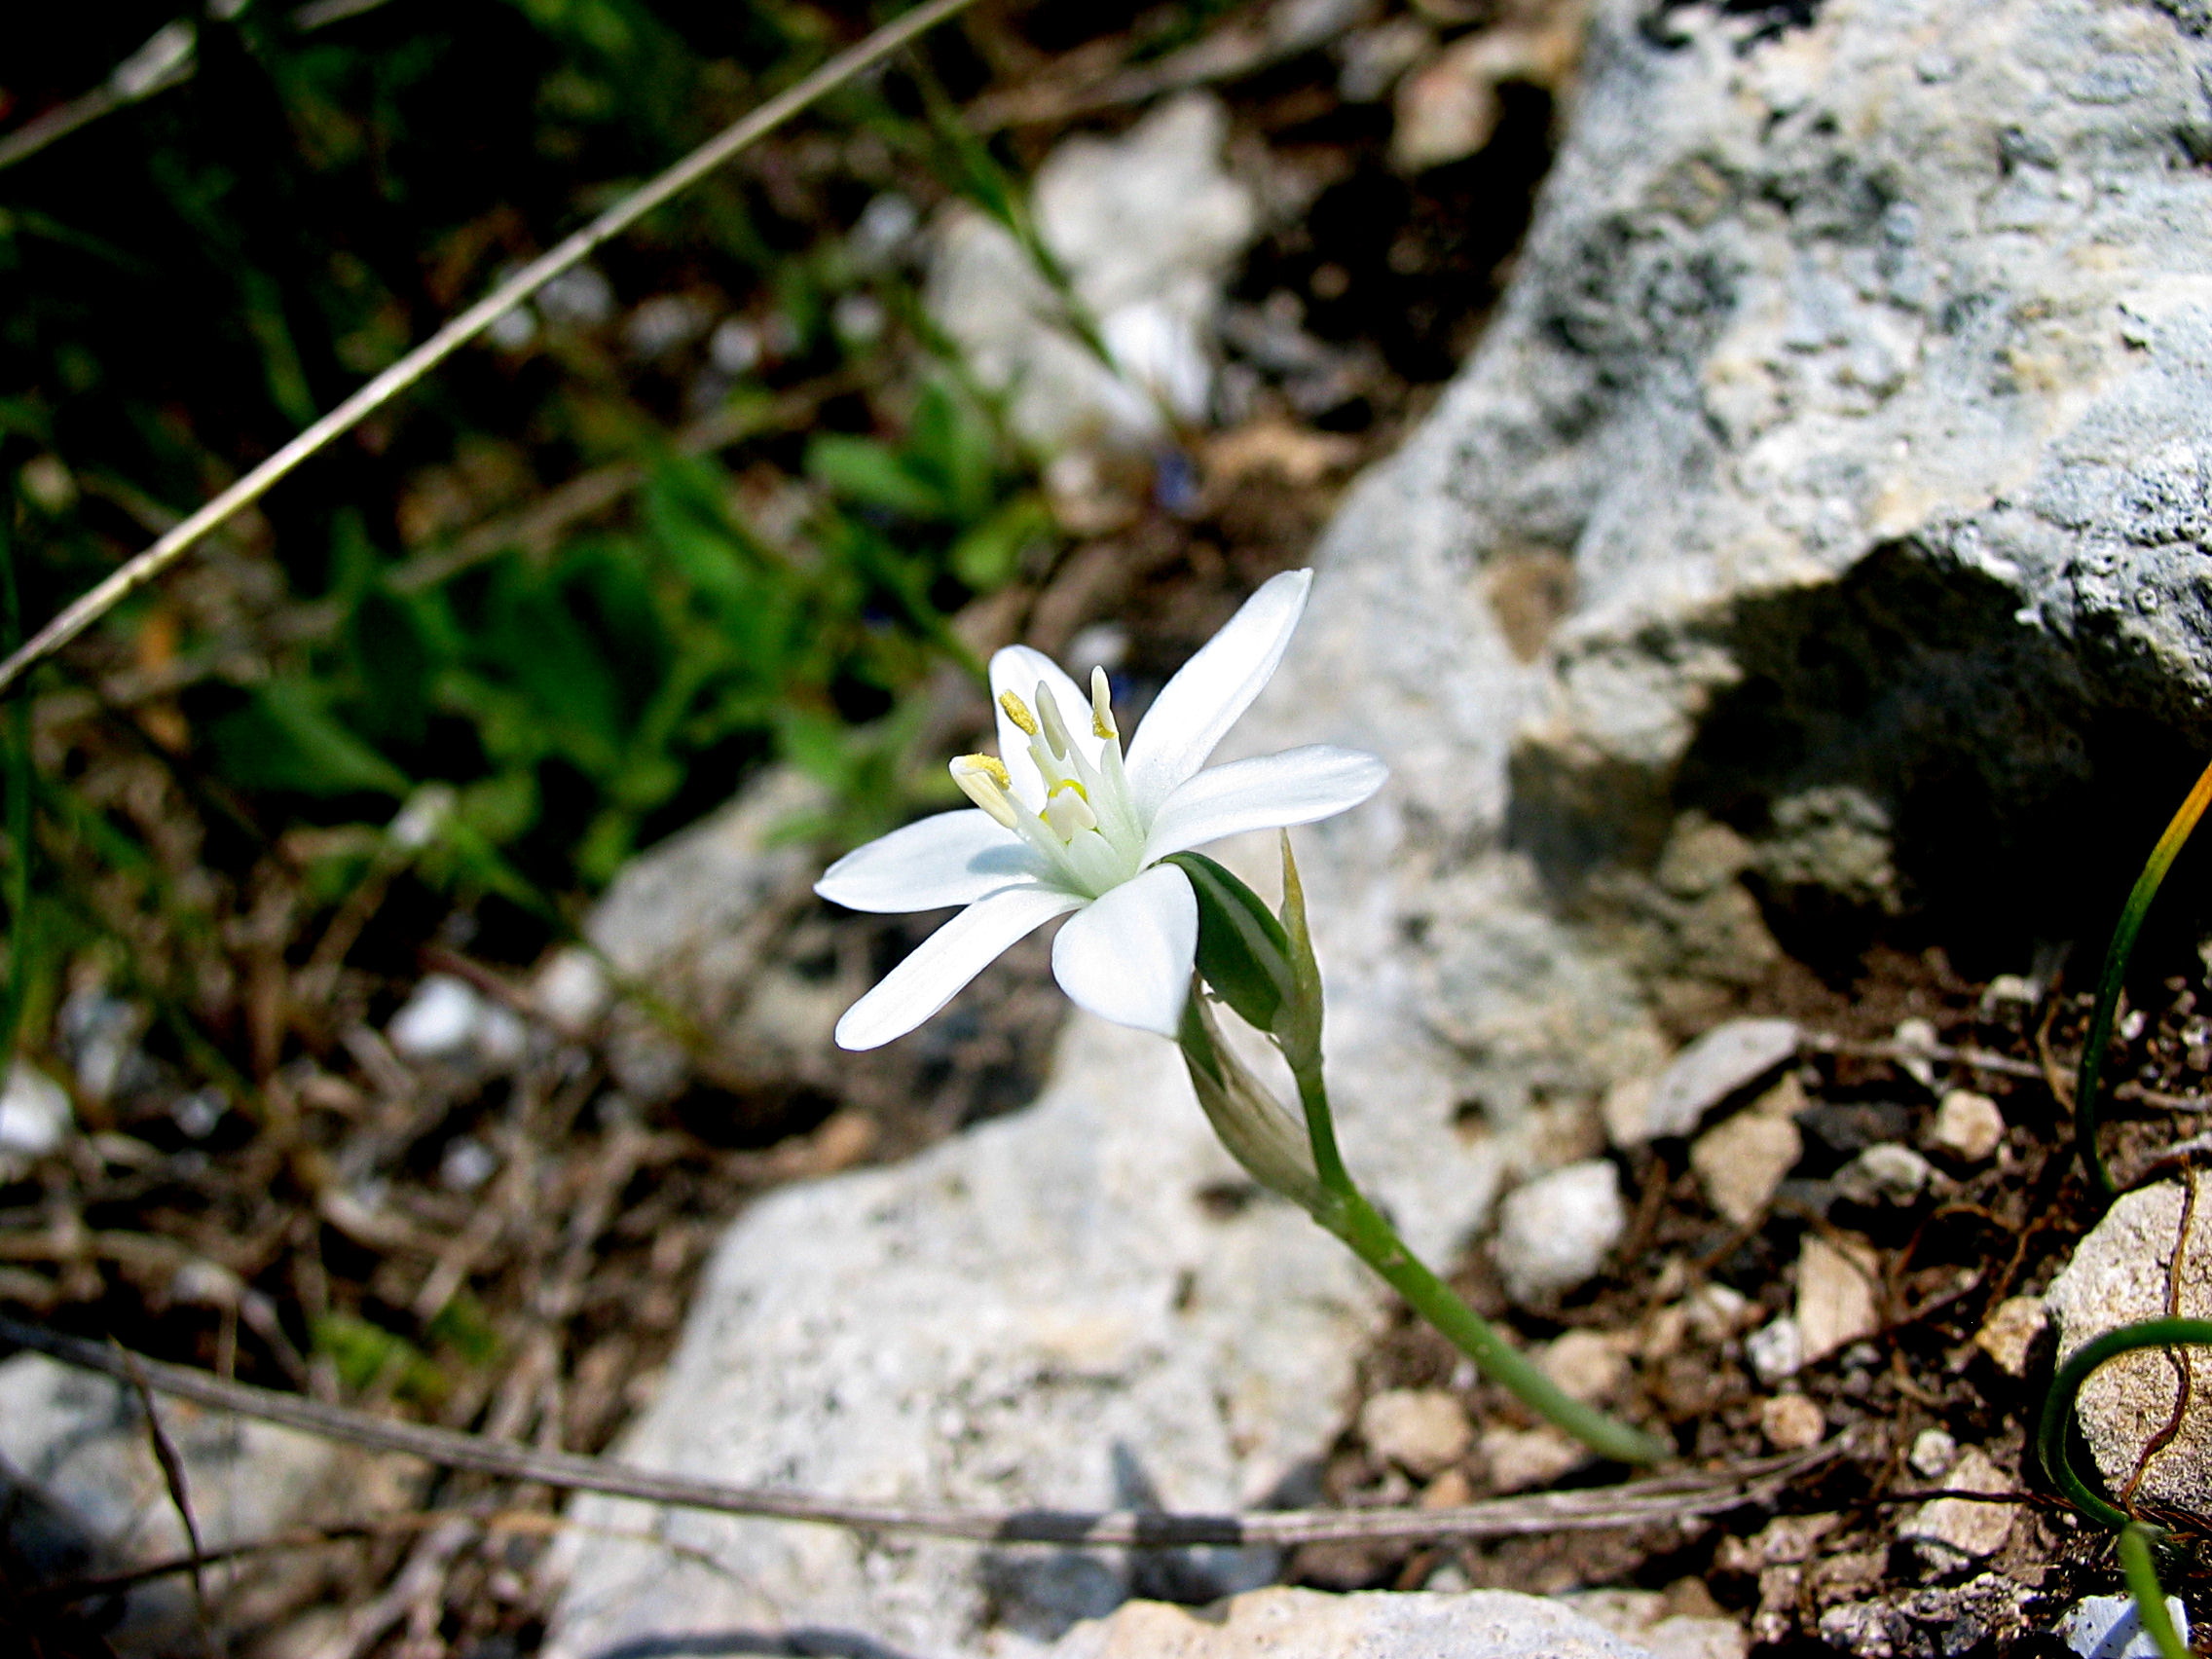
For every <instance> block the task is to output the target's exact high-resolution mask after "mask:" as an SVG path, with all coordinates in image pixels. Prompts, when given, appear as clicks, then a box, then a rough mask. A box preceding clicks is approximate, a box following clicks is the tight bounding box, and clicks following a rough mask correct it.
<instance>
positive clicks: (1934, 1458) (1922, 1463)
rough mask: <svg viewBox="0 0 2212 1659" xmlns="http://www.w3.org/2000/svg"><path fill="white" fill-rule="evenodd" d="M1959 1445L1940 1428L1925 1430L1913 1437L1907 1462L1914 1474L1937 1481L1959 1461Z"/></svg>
mask: <svg viewBox="0 0 2212 1659" xmlns="http://www.w3.org/2000/svg"><path fill="white" fill-rule="evenodd" d="M1958 1456H1959V1443H1958V1442H1957V1441H1956V1440H1953V1439H1952V1438H1951V1437H1950V1435H1948V1434H1947V1433H1945V1432H1944V1431H1943V1430H1942V1429H1939V1428H1924V1429H1922V1430H1921V1431H1920V1432H1919V1433H1918V1434H1916V1435H1914V1436H1913V1437H1912V1450H1911V1451H1910V1452H1908V1453H1906V1454H1905V1461H1906V1462H1908V1463H1910V1464H1911V1465H1912V1472H1913V1473H1914V1474H1916V1475H1925V1476H1926V1477H1927V1478H1928V1479H1930V1480H1935V1479H1936V1477H1938V1476H1939V1475H1941V1474H1942V1473H1943V1472H1944V1471H1945V1470H1947V1469H1948V1468H1950V1466H1951V1465H1952V1463H1954V1462H1956V1461H1957V1460H1958Z"/></svg>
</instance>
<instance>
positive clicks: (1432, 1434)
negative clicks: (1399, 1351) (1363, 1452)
mask: <svg viewBox="0 0 2212 1659" xmlns="http://www.w3.org/2000/svg"><path fill="white" fill-rule="evenodd" d="M1359 1437H1360V1438H1361V1439H1362V1440H1364V1441H1366V1442H1367V1448H1368V1450H1369V1451H1371V1452H1373V1453H1374V1454H1375V1455H1376V1456H1379V1457H1385V1458H1388V1459H1389V1460H1390V1461H1391V1462H1393V1463H1395V1464H1397V1465H1398V1466H1399V1467H1400V1468H1402V1469H1404V1470H1405V1471H1406V1472H1407V1473H1408V1474H1410V1475H1414V1476H1416V1477H1418V1478H1419V1479H1421V1480H1424V1481H1425V1480H1428V1479H1431V1478H1432V1477H1434V1476H1436V1475H1439V1474H1441V1473H1443V1472H1444V1471H1445V1470H1446V1469H1448V1468H1450V1467H1451V1466H1452V1465H1453V1464H1454V1463H1456V1462H1457V1461H1458V1460H1459V1459H1460V1458H1461V1457H1463V1456H1466V1453H1467V1447H1468V1446H1469V1445H1470V1444H1471V1443H1472V1442H1473V1440H1474V1429H1473V1428H1472V1427H1471V1426H1470V1425H1469V1424H1468V1422H1467V1414H1466V1412H1465V1411H1464V1410H1462V1409H1461V1407H1460V1405H1459V1402H1458V1401H1457V1400H1455V1399H1454V1398H1453V1397H1452V1396H1451V1395H1450V1394H1447V1393H1446V1392H1445V1391H1444V1390H1443V1389H1441V1388H1388V1389H1385V1390H1384V1391H1383V1392H1382V1393H1380V1394H1376V1395H1374V1396H1372V1397H1371V1398H1370V1399H1369V1400H1368V1402H1367V1403H1366V1404H1365V1405H1363V1406H1361V1407H1360V1408H1359Z"/></svg>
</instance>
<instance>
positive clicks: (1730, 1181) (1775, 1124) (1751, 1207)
mask: <svg viewBox="0 0 2212 1659" xmlns="http://www.w3.org/2000/svg"><path fill="white" fill-rule="evenodd" d="M1804 1155H1805V1137H1804V1136H1803V1135H1801V1134H1800V1133H1798V1130H1797V1125H1796V1124H1793V1123H1791V1122H1790V1121H1789V1120H1788V1118H1783V1117H1773V1116H1769V1115H1767V1114H1765V1113H1760V1112H1742V1113H1739V1114H1738V1115H1737V1116H1735V1117H1733V1118H1730V1119H1728V1120H1727V1121H1726V1122H1724V1123H1722V1124H1718V1125H1717V1126H1716V1127H1714V1128H1711V1129H1708V1130H1707V1131H1706V1132H1705V1133H1704V1134H1702V1135H1700V1136H1698V1138H1697V1139H1696V1140H1695V1141H1693V1142H1692V1143H1691V1145H1690V1167H1691V1168H1692V1169H1694V1170H1695V1171H1697V1180H1698V1185H1699V1186H1700V1187H1701V1188H1703V1189H1704V1191H1705V1199H1706V1202H1707V1203H1709V1204H1711V1205H1712V1206H1713V1208H1714V1213H1715V1214H1717V1215H1719V1216H1721V1217H1722V1218H1723V1219H1725V1220H1727V1221H1730V1222H1733V1223H1734V1224H1735V1225H1736V1226H1738V1227H1749V1226H1750V1225H1751V1223H1752V1222H1754V1221H1756V1220H1757V1219H1758V1218H1759V1217H1760V1216H1761V1215H1762V1214H1764V1213H1765V1210H1766V1206H1767V1203H1768V1201H1769V1200H1770V1199H1772V1198H1773V1197H1774V1190H1775V1189H1776V1188H1777V1187H1779V1186H1781V1185H1782V1181H1783V1177H1784V1176H1786V1175H1788V1173H1789V1171H1790V1170H1792V1169H1794V1168H1795V1167H1796V1166H1797V1161H1798V1159H1800V1158H1802V1157H1803V1156H1804Z"/></svg>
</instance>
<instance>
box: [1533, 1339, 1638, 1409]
mask: <svg viewBox="0 0 2212 1659" xmlns="http://www.w3.org/2000/svg"><path fill="white" fill-rule="evenodd" d="M1536 1363H1537V1364H1538V1365H1539V1366H1541V1367H1542V1368H1543V1372H1544V1375H1545V1376H1546V1377H1549V1378H1550V1379H1551V1380H1552V1381H1553V1382H1554V1383H1558V1384H1559V1385H1560V1387H1561V1389H1562V1390H1563V1391H1565V1392H1566V1393H1567V1395H1568V1396H1569V1397H1570V1398H1572V1399H1577V1400H1581V1401H1583V1402H1584V1403H1586V1404H1594V1403H1596V1402H1597V1401H1600V1400H1604V1399H1609V1398H1611V1397H1612V1396H1613V1395H1615V1394H1617V1393H1619V1392H1620V1390H1621V1388H1622V1386H1623V1385H1624V1384H1626V1383H1627V1382H1628V1357H1627V1356H1626V1355H1625V1354H1623V1353H1622V1352H1621V1350H1620V1348H1619V1346H1617V1345H1616V1344H1615V1342H1614V1341H1613V1339H1612V1338H1610V1337H1606V1336H1603V1335H1601V1334H1599V1333H1598V1332H1596V1331H1567V1332H1566V1333H1564V1334H1563V1335H1561V1336H1559V1337H1558V1338H1556V1339H1555V1340H1554V1341H1553V1342H1552V1344H1551V1346H1549V1347H1547V1348H1545V1349H1544V1351H1543V1353H1542V1355H1541V1356H1540V1357H1539V1358H1538V1359H1537V1361H1536Z"/></svg>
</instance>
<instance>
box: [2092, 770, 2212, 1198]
mask: <svg viewBox="0 0 2212 1659" xmlns="http://www.w3.org/2000/svg"><path fill="white" fill-rule="evenodd" d="M2207 806H2212V766H2206V767H2205V768H2204V771H2203V774H2202V775H2201V776H2200V777H2198V779H2197V780H2196V787H2195V788H2194V789H2193V790H2191V791H2190V792H2189V798H2188V799H2187V800H2184V801H2183V802H2182V803H2181V810H2180V811H2179V812H2177V813H2175V814H2174V816H2173V822H2172V823H2170V824H2168V825H2167V826H2166V832H2165V833H2164V834H2163V835H2160V836H2159V837H2158V844H2157V846H2156V847H2154V848H2152V849H2151V859H2150V862H2149V863H2148V864H2146V865H2144V866H2143V873H2142V874H2141V875H2139V876H2137V877H2136V878H2135V886H2134V888H2133V890H2132V891H2130V892H2129V894H2128V895H2127V903H2126V904H2125V905H2123V906H2122V907H2121V909H2120V925H2119V926H2118V927H2116V928H2114V929H2113V934H2112V944H2111V946H2110V948H2108V949H2107V950H2106V951H2105V966H2104V973H2103V974H2102V976H2101V977H2099V978H2098V980H2097V1007H2096V1012H2095V1013H2094V1014H2091V1015H2090V1017H2089V1036H2088V1040H2087V1041H2086V1042H2085V1043H2084V1044H2083V1047H2082V1068H2081V1071H2080V1073H2079V1074H2078V1081H2077V1082H2076V1084H2075V1086H2074V1144H2075V1146H2076V1148H2077V1149H2078V1150H2079V1151H2080V1152H2081V1155H2082V1167H2083V1170H2084V1171H2086V1172H2087V1174H2088V1177H2089V1182H2090V1184H2091V1185H2092V1186H2093V1187H2095V1188H2096V1190H2097V1196H2098V1198H2101V1199H2104V1200H2106V1201H2108V1202H2109V1201H2110V1200H2111V1198H2112V1196H2113V1192H2114V1188H2113V1180H2112V1171H2111V1170H2110V1169H2108V1168H2106V1166H2105V1160H2104V1154H2103V1153H2102V1152H2100V1151H2098V1149H2097V1123H2098V1109H2099V1107H2100V1106H2101V1105H2102V1104H2103V1102H2102V1101H2101V1100H2100V1099H2099V1098H2098V1095H2097V1088H2098V1085H2099V1084H2100V1083H2101V1082H2102V1081H2103V1073H2104V1063H2105V1049H2106V1047H2107V1046H2108V1045H2109V1044H2110V1043H2111V1042H2112V1025H2113V1019H2114V1017H2115V1015H2117V1014H2118V1013H2119V1012H2120V991H2121V989H2122V987H2123V986H2124V985H2125V983H2126V980H2127V961H2128V958H2129V957H2130V956H2132V955H2134V953H2135V936H2136V935H2137V934H2139V933H2141V932H2142V931H2143V919H2144V918H2145V917H2146V916H2148V915H2149V914H2150V913H2151V901H2152V900H2154V899H2156V898H2157V896H2158V885H2159V883H2161V882H2163V881H2164V880H2165V879H2166V871H2167V870H2169V869H2171V868H2172V867H2173V863H2174V860H2175V859H2176V858H2178V857H2179V856H2180V855H2181V850H2182V848H2183V846H2184V845H2185V844H2187V842H2188V840H2189V837H2190V834H2191V832H2192V831H2193V830H2195V828H2196V821H2197V820H2198V819H2200V818H2202V817H2203V816H2204V809H2205V807H2207Z"/></svg>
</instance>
